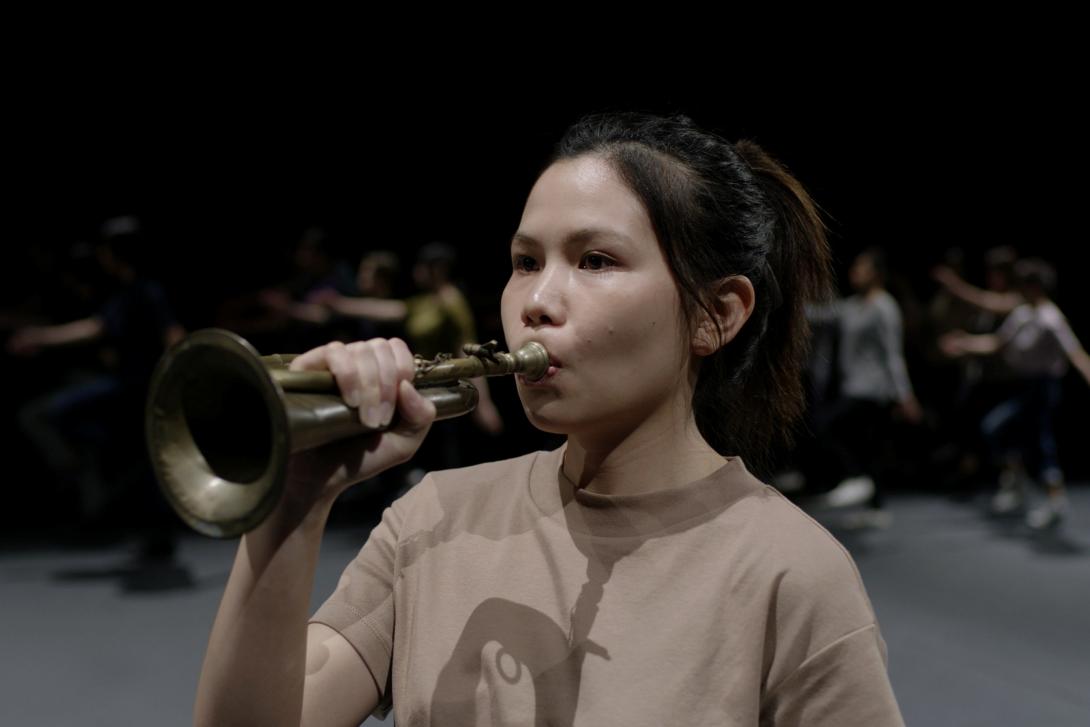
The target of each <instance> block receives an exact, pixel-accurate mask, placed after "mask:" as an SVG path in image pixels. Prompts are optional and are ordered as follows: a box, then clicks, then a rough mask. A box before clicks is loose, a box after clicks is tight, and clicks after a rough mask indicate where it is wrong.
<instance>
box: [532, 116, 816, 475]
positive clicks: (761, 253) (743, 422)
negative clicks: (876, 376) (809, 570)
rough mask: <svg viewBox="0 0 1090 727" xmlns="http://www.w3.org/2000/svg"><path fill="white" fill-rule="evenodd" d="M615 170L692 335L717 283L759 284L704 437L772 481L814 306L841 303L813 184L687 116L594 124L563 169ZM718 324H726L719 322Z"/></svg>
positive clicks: (581, 129)
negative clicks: (744, 280) (594, 159)
mask: <svg viewBox="0 0 1090 727" xmlns="http://www.w3.org/2000/svg"><path fill="white" fill-rule="evenodd" d="M586 154H595V155H598V156H600V157H602V158H603V159H605V160H606V161H607V162H608V163H609V164H611V165H612V167H613V168H614V169H615V171H616V172H617V174H618V176H619V177H620V178H621V179H622V180H623V181H624V183H625V184H626V185H627V186H628V187H629V188H630V189H631V190H632V192H633V193H634V194H635V195H636V196H637V197H639V198H640V200H641V201H642V202H643V205H644V207H645V208H646V210H647V214H648V217H649V218H650V220H651V225H652V227H653V228H654V230H655V234H656V236H657V237H658V241H659V244H660V245H661V246H662V249H663V252H664V254H665V256H666V260H667V262H668V264H669V266H670V269H671V272H672V273H673V275H674V279H675V280H676V282H677V287H678V292H679V295H680V298H681V304H682V314H683V316H684V321H685V323H686V324H687V325H688V326H689V327H690V329H691V328H692V326H693V323H694V322H695V321H696V320H697V317H698V315H699V311H700V310H704V311H706V312H708V313H709V314H710V313H711V303H710V301H711V297H712V295H713V293H714V283H715V282H716V281H718V280H720V279H722V278H724V277H727V276H730V275H745V276H746V277H748V278H749V279H750V281H752V283H753V286H754V288H755V290H756V295H757V300H756V305H755V308H754V311H753V313H752V315H751V317H750V319H749V321H748V322H747V323H746V325H745V326H743V327H742V329H741V331H739V333H738V335H737V336H736V337H735V338H734V340H732V341H731V342H730V343H729V344H728V345H727V346H724V347H723V348H721V349H720V350H719V351H718V352H716V353H715V354H713V355H711V356H708V357H706V358H705V359H704V360H703V362H702V364H701V369H700V373H699V377H698V379H697V383H696V390H695V392H694V395H693V411H694V414H695V417H696V423H697V426H698V428H699V429H700V432H701V434H702V435H703V436H704V438H705V439H706V440H707V441H708V443H709V444H711V445H712V446H713V447H714V448H715V449H716V451H718V452H720V453H721V454H740V455H742V456H743V457H744V458H745V459H746V462H747V464H748V465H750V466H751V467H753V469H754V471H756V472H762V471H763V472H768V470H769V468H770V467H771V466H772V465H773V464H774V461H775V455H776V454H777V453H778V452H779V451H780V449H781V448H785V447H787V446H789V445H790V444H791V442H792V439H793V425H794V424H795V423H796V422H797V421H798V419H799V418H800V416H801V414H802V412H803V408H804V406H805V397H804V389H803V384H802V367H803V365H804V362H805V359H806V355H807V352H808V345H809V338H810V336H809V333H810V328H809V324H808V323H807V320H806V313H805V305H806V304H807V303H808V302H811V301H815V300H819V299H825V298H827V297H828V296H829V295H830V294H831V290H832V283H831V281H832V274H831V268H832V265H831V255H830V252H829V245H828V242H827V240H826V235H825V225H824V222H823V221H822V219H821V216H820V214H819V213H818V209H817V207H816V205H815V204H814V202H813V201H812V200H811V199H810V196H809V195H808V194H807V192H806V191H805V190H804V189H803V187H802V185H801V184H800V183H799V182H798V181H797V180H796V179H795V178H794V177H793V176H792V175H791V174H790V173H789V172H788V171H787V170H786V169H785V168H784V167H783V166H782V165H781V164H779V163H778V162H777V161H775V160H774V159H773V158H772V157H770V156H769V155H768V154H767V153H766V152H765V151H764V150H763V149H761V148H760V147H759V146H758V145H757V144H756V143H754V142H752V141H747V140H743V141H739V142H737V143H735V144H731V143H730V142H728V141H727V140H725V139H723V138H721V137H720V136H718V135H716V134H714V133H710V132H708V131H705V130H702V129H700V128H698V127H697V126H696V125H695V124H694V123H693V122H692V120H690V119H689V118H688V117H686V116H681V115H676V116H670V117H661V116H654V115H649V114H643V113H604V114H594V115H591V116H587V117H584V118H583V119H581V120H580V121H578V122H576V123H575V124H574V125H573V126H571V127H570V128H569V129H568V130H567V132H566V133H565V135H564V137H563V138H562V139H561V141H560V142H559V143H558V144H557V147H556V149H555V150H554V153H553V155H552V157H551V158H550V159H549V162H548V164H547V165H546V167H547V166H549V165H551V164H553V163H554V162H557V161H561V160H564V159H571V158H574V157H579V156H582V155H586ZM712 320H715V318H714V317H713V318H712Z"/></svg>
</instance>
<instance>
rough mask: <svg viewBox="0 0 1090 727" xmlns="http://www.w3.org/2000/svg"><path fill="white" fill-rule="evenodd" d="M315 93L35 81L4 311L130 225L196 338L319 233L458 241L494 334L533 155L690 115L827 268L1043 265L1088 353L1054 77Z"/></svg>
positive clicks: (326, 89) (1071, 112)
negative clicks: (790, 182)
mask: <svg viewBox="0 0 1090 727" xmlns="http://www.w3.org/2000/svg"><path fill="white" fill-rule="evenodd" d="M1013 70H1015V71H1017V69H1016V68H1014V69H1013ZM322 78H323V76H321V75H320V74H319V75H316V76H315V77H314V78H311V79H302V80H300V79H298V78H297V79H295V80H294V82H293V83H291V84H287V83H281V81H280V80H279V79H275V78H273V79H270V78H261V79H258V78H256V76H255V77H250V76H248V75H247V74H245V73H243V74H241V75H240V74H238V73H235V74H234V75H231V76H224V77H217V78H216V79H215V80H210V79H209V78H208V77H205V76H204V75H201V76H200V77H192V78H191V77H188V76H187V75H186V74H185V73H181V72H175V73H171V74H165V75H155V74H148V75H147V76H146V77H144V76H141V77H140V78H139V79H136V78H134V77H131V76H127V75H125V76H121V77H104V78H91V77H84V76H80V75H78V74H77V75H75V76H73V77H71V78H65V79H63V81H62V82H60V83H56V84H54V83H39V82H35V81H27V82H26V83H25V85H22V86H21V87H20V88H19V89H18V91H17V93H16V96H15V99H14V100H15V104H14V105H13V107H12V109H13V111H12V113H11V121H13V122H14V126H13V131H12V132H10V135H9V137H8V143H7V144H6V147H7V149H6V151H7V153H6V156H7V162H6V164H5V168H6V176H7V177H8V181H9V184H8V185H7V186H8V190H9V191H8V194H9V202H10V203H11V204H10V207H9V213H8V216H7V219H6V222H7V224H6V225H5V226H4V232H5V233H6V238H7V239H6V240H5V242H6V243H7V244H6V245H5V246H4V253H3V254H4V258H3V259H4V261H5V262H4V264H3V272H2V274H0V284H2V286H3V299H2V301H3V304H4V305H11V304H14V303H18V301H20V300H21V299H24V298H25V297H26V296H28V295H29V294H31V293H32V292H33V289H34V286H35V284H36V281H35V280H34V279H33V277H29V276H27V275H26V274H25V270H26V266H27V262H26V261H27V260H28V255H27V254H28V252H29V250H30V249H31V248H32V247H33V246H57V247H64V246H66V245H68V244H70V243H71V241H72V240H74V239H79V238H83V239H90V238H91V237H93V235H94V231H95V230H96V228H97V226H98V225H99V224H100V223H101V221H102V220H103V219H104V218H106V217H108V216H111V215H115V214H123V213H135V214H139V215H141V216H142V217H143V219H144V220H145V222H146V225H147V228H148V231H149V234H150V236H151V238H152V239H153V240H154V241H155V246H156V250H155V252H156V255H155V266H154V268H155V270H156V272H157V273H158V275H159V276H160V277H161V278H162V279H163V280H164V282H165V283H166V285H167V288H168V290H169V292H170V295H171V298H172V301H173V302H174V304H175V306H176V308H177V310H178V313H179V315H180V317H181V319H182V322H183V323H184V324H185V325H186V326H187V327H189V328H198V327H202V326H204V325H208V324H210V322H211V320H210V316H211V313H212V311H213V310H214V304H215V302H216V301H218V300H219V299H220V298H222V297H223V296H226V295H230V294H234V293H237V292H240V291H244V290H247V289H250V288H253V287H254V286H257V285H260V284H264V283H268V282H271V281H274V280H276V279H277V278H278V277H279V276H280V275H281V274H282V272H283V270H284V267H283V265H284V257H283V256H284V251H285V250H286V249H287V248H288V247H289V246H290V245H291V244H292V243H294V241H295V240H296V239H297V238H298V236H299V233H300V231H301V230H302V229H304V228H305V227H307V226H309V225H313V224H320V225H323V226H325V227H326V228H327V229H328V230H329V231H330V232H331V234H332V235H333V237H334V241H335V244H336V245H337V247H338V249H339V250H340V251H341V252H342V253H343V254H344V255H345V256H346V257H347V258H349V259H351V260H352V262H354V261H355V260H356V259H357V258H358V255H359V253H360V252H361V251H362V250H364V249H367V248H370V247H382V248H391V249H395V250H399V251H403V252H404V253H405V256H406V258H409V257H410V256H411V254H412V251H413V250H414V249H415V248H416V247H417V246H419V245H420V244H422V243H425V242H428V241H430V240H432V239H440V238H441V239H446V240H450V241H452V242H454V243H455V244H456V245H457V246H458V247H459V248H460V250H461V251H462V252H463V261H464V262H463V266H462V270H461V278H462V281H463V283H464V286H465V287H466V289H467V291H468V292H469V293H470V296H471V299H472V302H473V303H474V305H475V306H476V307H477V309H478V311H479V313H480V315H481V317H482V321H483V328H484V331H483V332H484V333H486V334H491V335H496V334H497V333H498V329H497V328H496V319H495V313H496V311H495V306H496V304H497V302H498V298H499V292H500V290H501V289H502V286H503V284H504V281H505V280H506V276H507V274H508V271H509V262H508V260H507V255H506V252H505V249H506V241H507V240H508V239H509V236H510V234H511V233H512V232H513V231H514V229H515V227H516V226H517V223H518V218H519V215H520V213H521V203H522V201H523V199H524V198H525V195H526V193H527V191H528V189H529V187H530V185H531V183H532V181H533V176H534V173H535V171H536V170H537V168H538V165H539V164H540V162H541V160H542V158H543V157H544V156H545V155H546V154H547V152H548V151H549V148H550V146H551V144H552V143H553V142H554V141H555V139H556V138H557V137H558V136H559V134H560V133H561V131H562V130H563V128H564V127H565V125H566V124H568V123H570V122H571V121H573V120H574V119H575V118H577V117H578V115H580V114H582V113H585V112H588V111H593V110H599V109H610V108H633V109H642V110H649V111H656V112H673V111H679V112H683V113H687V114H689V115H691V116H692V117H693V118H694V119H695V120H696V121H697V122H698V123H701V124H703V125H705V126H709V127H713V128H715V129H716V130H718V131H720V132H721V133H722V134H723V135H725V136H727V137H728V138H731V139H737V138H740V137H748V138H753V139H755V140H756V141H758V142H759V143H761V144H762V145H763V146H765V148H766V149H768V150H769V151H770V152H771V153H772V154H773V155H775V156H777V157H778V158H780V159H781V160H782V161H783V162H785V163H786V164H787V165H788V166H789V167H790V168H791V169H792V171H794V173H795V174H796V176H798V177H799V178H800V179H801V180H802V181H803V183H804V184H805V185H806V186H807V187H808V188H809V189H810V191H811V193H812V194H813V196H814V197H815V198H816V199H817V201H818V202H819V204H821V205H822V207H823V208H824V210H825V211H826V213H827V215H828V217H829V220H830V224H831V227H832V232H833V244H834V248H835V251H836V254H837V260H838V267H839V269H840V271H841V272H843V269H844V267H846V264H847V262H848V261H850V259H851V257H852V256H853V254H854V253H855V252H856V251H858V250H860V249H862V248H863V247H867V246H870V245H881V246H883V247H884V248H886V250H887V252H888V254H889V257H890V262H891V266H892V267H893V268H894V269H896V271H897V272H898V274H899V275H900V276H902V277H903V278H904V279H905V280H907V281H908V282H909V284H910V285H911V287H912V289H913V290H914V292H915V293H916V294H917V295H919V296H920V297H922V298H923V299H926V298H927V297H928V296H930V295H931V293H933V291H934V288H933V286H932V284H931V283H930V282H929V280H928V278H927V271H928V269H929V268H930V267H931V266H932V265H933V264H935V263H936V262H937V261H938V260H939V259H940V257H941V253H942V251H943V250H944V249H945V248H947V247H949V246H952V245H957V246H961V247H963V248H965V249H966V251H967V252H968V253H969V259H970V261H973V260H978V258H979V253H980V252H982V251H983V250H984V249H986V248H988V247H991V246H993V245H997V244H1003V243H1007V244H1012V245H1014V246H1016V247H1017V248H1018V249H1019V251H1021V252H1022V253H1023V254H1034V255H1039V256H1042V257H1045V258H1048V259H1050V260H1052V261H1053V262H1055V263H1056V264H1057V267H1058V268H1059V272H1060V294H1059V295H1058V298H1057V299H1058V302H1059V303H1060V304H1061V307H1062V308H1063V309H1064V310H1065V312H1066V313H1067V315H1068V317H1069V319H1070V320H1071V322H1072V325H1073V327H1074V328H1075V330H1076V333H1077V334H1078V335H1079V336H1080V337H1081V338H1082V340H1083V341H1084V342H1090V306H1087V305H1086V303H1085V298H1084V297H1083V296H1082V290H1081V287H1082V284H1083V281H1082V279H1081V273H1082V266H1081V262H1082V260H1083V259H1084V255H1083V250H1082V247H1083V245H1084V244H1085V241H1086V234H1085V231H1084V229H1083V225H1082V223H1083V217H1084V209H1085V208H1084V205H1083V203H1082V196H1083V195H1084V194H1085V191H1086V182H1085V177H1084V170H1085V166H1086V165H1085V163H1086V161H1087V153H1086V152H1087V149H1086V143H1085V140H1084V137H1083V136H1082V135H1080V134H1079V132H1080V131H1081V129H1083V128H1086V126H1087V124H1086V121H1087V119H1086V118H1085V114H1084V112H1082V111H1081V110H1079V109H1078V108H1077V106H1076V103H1075V99H1074V95H1075V94H1074V87H1073V86H1072V85H1071V84H1070V83H1069V82H1068V80H1067V79H1066V78H1065V77H1064V76H1063V75H1060V74H1051V75H1047V76H1042V77H1033V78H1029V77H1025V76H1021V77H1010V76H1004V75H1003V74H981V73H978V72H976V71H974V70H973V69H972V68H960V69H958V70H956V71H950V72H949V73H946V72H932V73H927V74H920V75H919V76H918V77H917V76H915V75H913V74H912V73H901V74H899V75H898V76H897V77H896V78H886V79H885V80H884V81H882V82H881V83H879V82H876V81H874V80H873V79H872V80H868V81H865V82H864V81H863V80H861V77H852V78H845V79H840V78H837V77H823V78H820V79H817V78H816V77H815V78H814V79H796V80H793V81H791V82H787V81H782V80H781V81H778V82H777V81H773V82H767V81H764V82H762V83H761V85H759V86H756V85H755V86H754V87H753V88H750V89H746V88H741V87H732V88H731V90H730V91H729V92H727V91H724V92H722V93H717V92H715V91H714V89H715V88H716V87H715V86H710V85H707V84H705V85H704V86H703V87H702V88H701V89H700V90H699V91H698V92H696V91H694V92H690V91H688V90H682V89H681V88H680V87H677V86H675V85H674V84H673V83H671V82H669V81H668V80H667V81H666V82H663V81H659V82H656V83H655V84H653V85H652V84H650V83H648V84H647V85H646V86H643V87H639V88H632V86H633V84H631V83H630V84H628V85H629V88H625V89H619V88H618V87H616V85H615V84H612V83H608V82H602V83H601V85H599V86H598V87H594V84H593V83H591V82H585V83H582V84H580V88H579V89H578V90H572V84H570V83H568V82H567V79H563V78H550V77H549V76H548V74H544V75H541V76H535V77H534V78H533V79H521V80H520V81H519V82H510V83H507V82H499V81H495V82H489V81H483V80H481V79H476V80H475V81H474V82H473V83H468V82H467V81H466V80H465V79H464V78H461V77H459V76H458V74H455V73H452V74H448V75H447V76H446V77H443V78H436V79H433V80H430V81H422V80H421V79H420V78H403V79H402V78H399V79H397V80H391V79H388V78H387V79H385V80H382V81H381V82H375V81H374V76H373V75H369V76H360V77H359V78H356V79H354V80H353V81H352V82H345V83H340V82H339V81H333V80H331V81H324V80H321V79H322ZM693 85H695V84H693ZM969 272H970V274H974V273H978V272H979V268H978V267H977V268H972V267H971V268H970V270H969ZM9 364H10V362H9ZM5 368H8V366H7V365H6V366H5ZM19 370H20V372H22V371H24V369H23V368H19ZM46 370H48V369H46ZM34 385H35V386H40V387H44V386H46V384H43V383H42V382H35V383H34ZM1065 392H1066V397H1065V401H1064V405H1063V411H1062V421H1061V423H1060V424H1061V428H1062V432H1063V436H1062V440H1061V456H1062V457H1063V459H1064V464H1065V465H1066V466H1067V468H1068V471H1069V473H1070V474H1072V475H1075V476H1085V474H1086V472H1087V467H1086V465H1085V464H1084V463H1083V462H1081V461H1080V460H1079V459H1078V445H1079V444H1080V443H1083V444H1084V441H1085V440H1086V437H1085V434H1086V432H1087V427H1086V425H1085V423H1084V421H1085V418H1084V416H1083V415H1082V412H1083V411H1085V410H1086V408H1087V406H1088V405H1090V393H1088V392H1090V389H1088V388H1087V387H1085V386H1084V385H1083V384H1082V382H1081V381H1080V380H1078V378H1077V377H1075V376H1074V375H1072V377H1071V378H1069V379H1068V381H1067V386H1066V387H1065ZM7 400H8V402H13V401H14V399H13V398H12V396H11V394H9V395H8V396H7ZM5 408H8V405H5ZM5 428H6V429H8V428H9V426H8V425H6V426H5ZM1065 453H1066V454H1065ZM22 476H23V477H27V478H30V479H33V477H34V473H33V472H32V471H31V472H24V473H22Z"/></svg>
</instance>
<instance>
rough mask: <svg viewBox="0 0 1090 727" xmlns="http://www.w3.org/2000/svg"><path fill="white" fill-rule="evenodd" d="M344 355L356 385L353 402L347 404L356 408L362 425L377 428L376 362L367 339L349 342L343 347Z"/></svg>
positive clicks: (377, 384) (377, 389)
mask: <svg viewBox="0 0 1090 727" xmlns="http://www.w3.org/2000/svg"><path fill="white" fill-rule="evenodd" d="M345 356H346V359H347V362H348V364H347V365H348V366H349V367H350V368H351V369H352V379H353V383H354V385H355V387H356V388H355V397H354V399H353V401H355V404H352V403H351V402H349V406H355V407H357V408H358V410H359V411H358V415H359V418H360V422H362V423H363V425H364V426H366V427H368V428H370V429H378V428H379V425H380V421H379V413H378V412H379V410H378V406H379V403H380V402H379V382H378V363H377V362H376V360H375V353H374V351H373V349H372V346H371V344H370V342H368V341H359V342H357V343H353V344H350V345H349V346H347V347H346V348H345ZM346 401H348V400H347V399H346Z"/></svg>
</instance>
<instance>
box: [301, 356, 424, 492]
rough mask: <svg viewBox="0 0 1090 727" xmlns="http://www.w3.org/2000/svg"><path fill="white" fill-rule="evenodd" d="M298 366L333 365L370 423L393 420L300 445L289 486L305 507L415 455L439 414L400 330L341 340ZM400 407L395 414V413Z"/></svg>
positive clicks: (345, 393)
mask: <svg viewBox="0 0 1090 727" xmlns="http://www.w3.org/2000/svg"><path fill="white" fill-rule="evenodd" d="M290 369H291V370H292V371H329V372H330V373H332V374H333V377H334V379H335V380H336V382H337V387H338V388H339V389H340V392H341V396H342V397H343V398H344V400H345V402H346V403H347V404H348V405H349V406H351V407H353V408H354V409H356V410H357V412H358V413H359V417H360V421H361V422H362V423H363V424H364V425H366V426H369V427H374V428H379V427H386V426H389V425H390V423H391V421H393V422H394V425H393V426H392V427H391V428H389V429H387V430H385V431H382V432H375V433H373V434H364V435H361V436H359V437H353V438H351V439H345V440H341V441H337V442H332V443H330V444H326V445H323V446H321V447H317V448H315V449H311V450H307V451H305V452H298V453H296V454H294V455H292V457H291V459H290V460H289V463H288V493H287V495H288V496H290V497H292V498H293V499H295V501H296V502H298V503H300V504H301V505H302V506H303V507H304V508H306V509H309V507H310V506H311V505H313V503H314V502H316V501H318V500H322V499H325V498H328V501H330V502H331V501H332V499H335V498H336V497H337V495H339V494H340V493H341V492H343V491H344V490H345V489H347V488H348V487H349V486H351V485H353V484H355V483H357V482H360V481H362V480H366V479H369V478H371V477H374V476H375V475H377V474H379V473H380V472H382V471H384V470H386V469H389V468H390V467H393V466H394V465H396V464H400V463H402V462H405V461H407V460H409V459H410V458H411V457H412V456H413V454H415V453H416V450H417V449H419V447H420V444H421V442H423V441H424V436H425V435H426V434H427V433H428V429H429V428H430V427H431V424H432V422H433V421H434V420H435V405H434V404H432V403H431V402H430V401H428V400H427V399H425V398H424V397H423V396H421V395H420V392H418V391H417V390H416V388H414V387H413V385H412V379H413V375H414V373H415V370H416V369H415V365H414V363H413V356H412V354H411V353H410V352H409V348H408V346H406V345H405V342H404V341H402V340H401V339H399V338H393V339H390V340H386V339H384V338H374V339H371V340H369V341H357V342H354V343H349V344H347V345H346V344H344V343H341V342H339V341H334V342H333V343H327V344H326V345H324V346H320V347H318V348H315V349H312V350H310V351H307V352H306V353H304V354H302V355H300V356H298V357H296V358H295V359H294V360H293V361H292V362H291V366H290ZM395 413H396V415H397V416H396V417H395Z"/></svg>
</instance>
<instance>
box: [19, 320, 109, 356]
mask: <svg viewBox="0 0 1090 727" xmlns="http://www.w3.org/2000/svg"><path fill="white" fill-rule="evenodd" d="M104 332H105V327H104V325H103V323H102V319H101V318H99V317H98V316H91V317H90V318H83V319H81V320H78V321H72V322H71V323H60V324H57V325H53V326H28V327H26V328H22V329H20V330H18V331H16V332H15V333H14V334H12V336H11V338H10V339H8V352H9V353H12V354H15V355H24V356H25V355H30V354H34V353H37V352H38V351H39V350H41V349H43V348H55V347H58V346H70V345H74V344H77V343H89V342H91V341H96V340H98V339H99V338H101V337H102V334H103V333H104Z"/></svg>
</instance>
